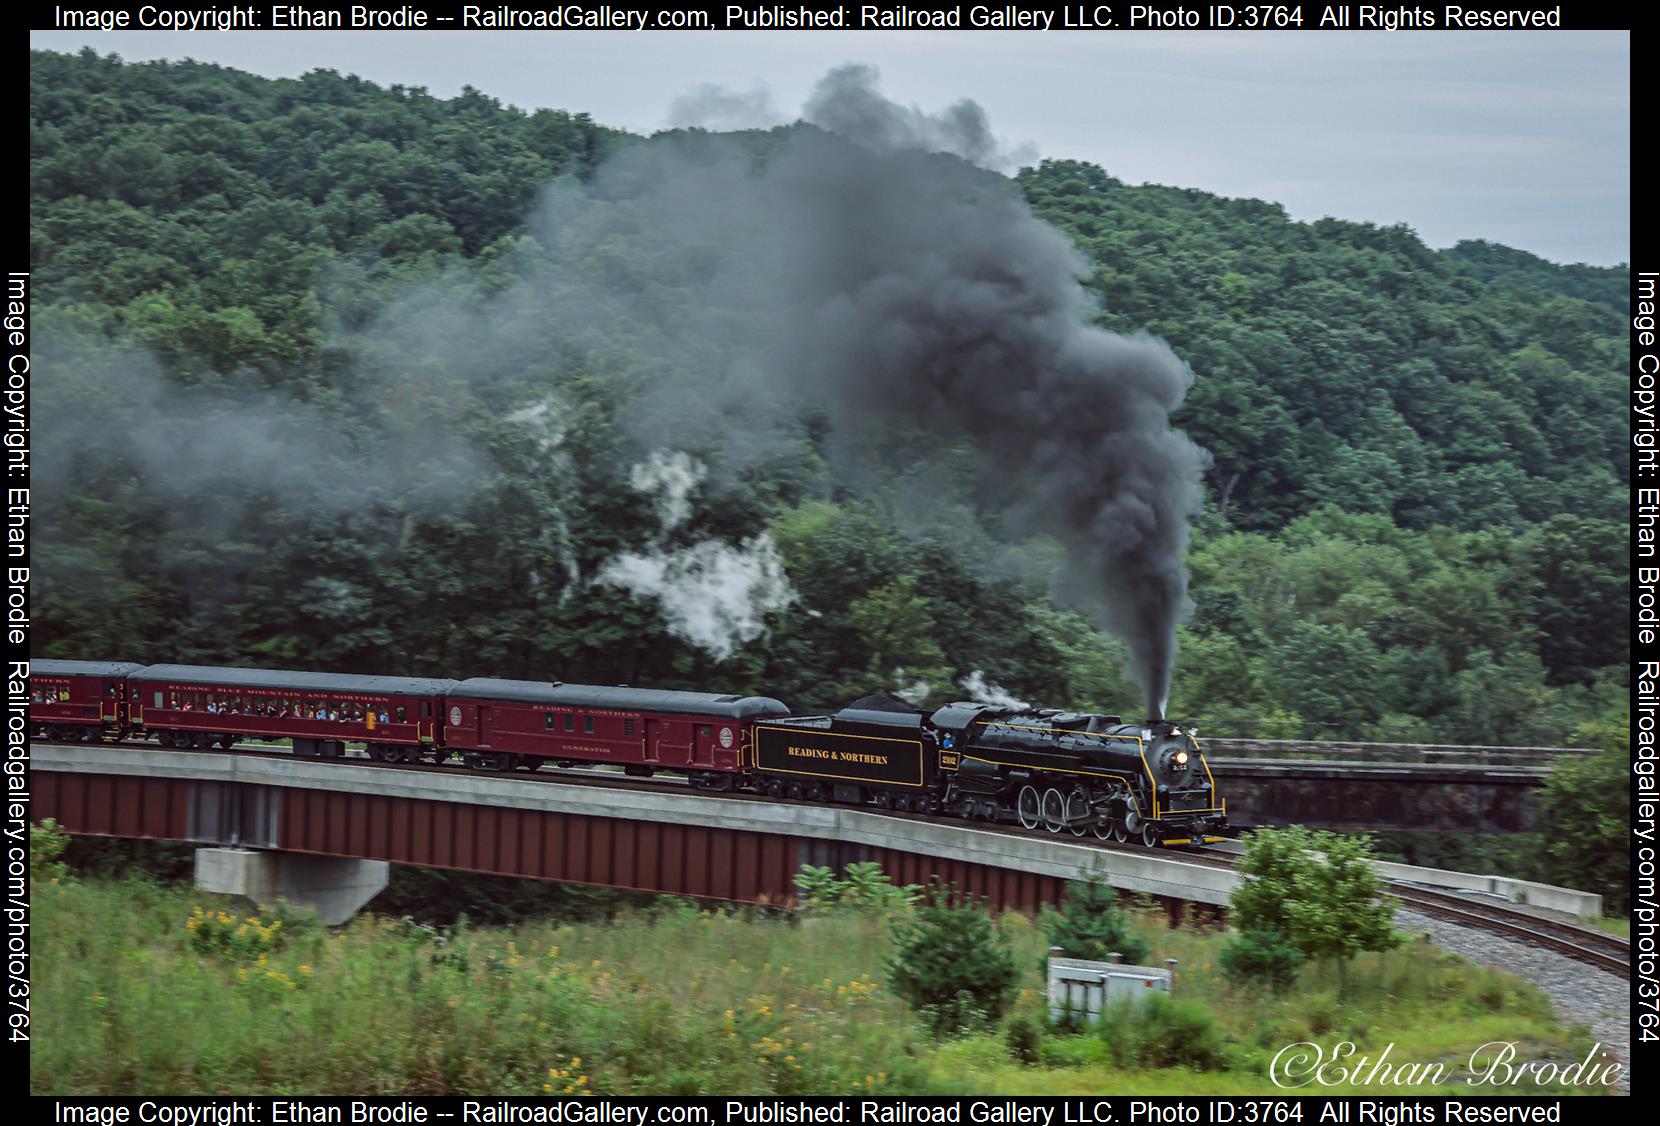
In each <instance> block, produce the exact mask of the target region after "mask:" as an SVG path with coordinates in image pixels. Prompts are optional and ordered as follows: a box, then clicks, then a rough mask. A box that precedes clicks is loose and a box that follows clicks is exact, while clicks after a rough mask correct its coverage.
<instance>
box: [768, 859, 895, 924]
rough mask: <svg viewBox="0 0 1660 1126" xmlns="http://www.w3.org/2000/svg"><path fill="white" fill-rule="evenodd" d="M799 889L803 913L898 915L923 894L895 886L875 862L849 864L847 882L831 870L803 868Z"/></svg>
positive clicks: (798, 874) (806, 865) (805, 866)
mask: <svg viewBox="0 0 1660 1126" xmlns="http://www.w3.org/2000/svg"><path fill="white" fill-rule="evenodd" d="M795 886H796V888H797V889H798V890H799V891H800V893H801V894H800V897H799V898H800V901H801V909H802V910H803V911H830V910H836V909H844V910H852V911H870V912H884V911H895V910H898V909H900V908H902V907H908V906H910V905H911V903H913V902H914V901H915V900H916V898H917V895H918V894H919V893H920V892H921V890H922V889H921V888H919V887H917V885H915V884H906V885H905V886H903V887H900V886H897V885H895V884H894V882H893V881H892V880H891V879H889V878H888V876H887V874H886V873H885V872H883V871H882V866H881V865H880V864H878V863H876V862H875V861H874V860H862V861H859V862H858V863H855V864H849V865H848V866H847V877H846V878H845V879H838V878H837V877H836V874H835V873H834V872H833V871H831V870H830V869H829V868H819V867H815V866H814V865H812V864H803V865H802V866H801V871H800V872H798V873H796V877H795Z"/></svg>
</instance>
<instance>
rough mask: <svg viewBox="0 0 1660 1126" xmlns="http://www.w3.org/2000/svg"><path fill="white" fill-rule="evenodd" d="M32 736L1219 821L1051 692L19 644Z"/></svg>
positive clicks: (1135, 832)
mask: <svg viewBox="0 0 1660 1126" xmlns="http://www.w3.org/2000/svg"><path fill="white" fill-rule="evenodd" d="M29 690H30V703H29V730H30V735H31V737H32V738H38V739H51V740H55V741H60V742H105V741H117V742H119V741H122V740H128V739H154V740H155V741H156V742H157V743H159V744H160V745H161V746H164V747H173V748H211V747H221V748H224V749H226V750H228V749H230V748H231V747H232V746H234V745H235V744H237V743H239V742H259V741H263V742H278V741H285V740H286V741H288V742H289V743H290V744H291V745H292V747H293V751H294V753H295V754H296V755H305V756H311V757H319V758H341V757H343V756H344V755H345V753H346V746H347V744H348V743H355V744H361V745H362V746H363V747H364V749H365V751H366V753H367V754H368V756H369V757H370V758H372V759H375V760H377V761H380V762H408V763H415V762H429V761H430V762H434V763H443V762H446V761H448V760H449V759H450V758H452V757H455V756H459V757H460V759H461V762H462V763H463V764H464V765H465V766H467V767H469V768H472V769H475V770H487V771H502V770H515V769H517V770H536V769H539V768H540V767H542V766H543V765H545V764H547V763H550V762H551V763H552V764H554V765H555V766H557V767H574V766H578V765H582V766H590V765H594V764H611V765H614V766H620V767H621V768H622V769H623V771H624V772H625V773H627V774H630V775H634V776H642V777H643V776H649V775H652V774H655V773H657V772H659V771H665V772H671V773H675V774H681V775H684V776H685V777H686V778H687V779H688V780H689V781H690V783H691V784H692V785H693V786H695V787H698V788H700V789H705V790H717V791H748V792H754V793H763V794H767V795H770V796H773V797H788V798H795V799H802V800H808V801H832V802H842V803H847V804H853V805H862V806H874V807H876V808H878V809H891V810H899V811H915V812H920V813H931V814H944V815H950V816H957V817H964V818H970V819H983V820H986V821H996V822H1005V821H1008V822H1012V821H1018V822H1019V823H1020V824H1021V825H1022V826H1024V827H1025V828H1027V829H1038V828H1042V829H1046V830H1048V831H1049V832H1051V833H1071V834H1073V835H1076V836H1083V835H1085V834H1086V833H1093V834H1094V835H1095V836H1097V837H1099V838H1101V839H1103V840H1105V839H1112V840H1119V841H1125V840H1135V841H1139V842H1140V843H1141V844H1143V845H1146V846H1148V847H1156V846H1159V845H1198V844H1201V843H1204V842H1205V841H1207V840H1216V839H1219V838H1218V837H1217V836H1216V834H1218V833H1219V832H1220V831H1221V830H1222V829H1223V828H1224V827H1225V825H1226V823H1227V806H1226V802H1225V801H1224V800H1223V799H1222V797H1221V796H1220V795H1219V794H1218V793H1217V789H1216V781H1215V779H1214V778H1213V777H1212V776H1211V772H1210V767H1209V766H1208V765H1207V764H1206V762H1205V757H1204V753H1203V752H1202V751H1201V750H1200V749H1199V745H1198V743H1197V741H1196V740H1195V739H1194V737H1193V734H1192V732H1191V731H1188V730H1184V729H1183V728H1182V727H1180V726H1179V725H1177V724H1174V723H1170V722H1167V721H1157V722H1147V723H1143V724H1133V723H1125V722H1123V721H1122V720H1121V719H1120V718H1119V717H1118V716H1110V715H1096V714H1091V713H1082V712H1064V711H1059V710H1056V709H1053V708H1042V709H1037V708H1025V707H1004V706H1000V705H991V704H979V703H956V704H948V705H946V706H945V707H943V708H939V709H937V710H935V711H932V712H925V711H922V710H920V709H917V708H914V707H912V706H910V705H909V704H906V703H904V702H903V701H900V700H896V699H893V698H891V697H887V696H867V697H865V698H863V699H861V700H857V701H855V702H854V703H853V704H851V705H849V706H848V707H845V708H843V709H841V710H840V711H838V712H835V713H834V714H831V715H820V716H793V715H791V714H790V709H789V708H787V707H786V706H785V705H784V704H782V703H780V702H779V701H777V700H775V699H772V698H771V697H766V696H736V695H719V694H715V693H704V692H671V691H657V690H651V689H640V688H631V687H627V686H619V687H605V686H599V685H581V684H561V683H558V682H553V683H548V682H542V681H523V680H501V679H496V678H493V677H475V678H473V679H470V680H462V681H457V680H447V679H441V678H427V677H389V676H357V675H352V674H342V673H317V672H299V671H279V670H270V669H244V668H214V667H207V666H200V665H165V664H164V665H149V666H143V665H138V664H132V663H125V662H103V661H56V660H46V661H35V662H33V663H32V665H31V669H30V676H29Z"/></svg>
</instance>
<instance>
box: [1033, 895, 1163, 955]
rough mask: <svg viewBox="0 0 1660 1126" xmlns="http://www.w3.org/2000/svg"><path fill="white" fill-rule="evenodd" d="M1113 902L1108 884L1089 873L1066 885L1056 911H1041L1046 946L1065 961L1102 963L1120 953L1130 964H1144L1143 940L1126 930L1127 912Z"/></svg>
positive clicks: (1145, 947)
mask: <svg viewBox="0 0 1660 1126" xmlns="http://www.w3.org/2000/svg"><path fill="white" fill-rule="evenodd" d="M1116 899H1117V896H1116V895H1115V894H1114V893H1113V890H1112V887H1111V885H1109V884H1108V883H1107V882H1106V881H1105V880H1103V879H1102V878H1101V877H1100V876H1099V875H1096V874H1093V873H1092V874H1091V875H1090V876H1089V878H1088V879H1084V880H1073V881H1072V882H1071V883H1069V884H1067V885H1066V901H1065V902H1064V903H1063V904H1062V905H1061V909H1060V911H1058V912H1057V911H1054V910H1052V909H1050V908H1044V912H1043V929H1044V933H1045V934H1047V935H1048V936H1049V945H1050V946H1052V947H1057V946H1058V947H1059V948H1060V951H1061V956H1062V957H1065V958H1084V959H1087V960H1089V961H1092V962H1105V961H1106V960H1107V955H1108V954H1121V955H1123V958H1124V961H1125V962H1128V963H1129V964H1131V965H1145V964H1146V962H1147V957H1148V949H1149V948H1148V946H1147V940H1146V939H1144V938H1142V937H1141V936H1140V935H1139V934H1136V933H1135V931H1134V930H1132V929H1131V928H1130V915H1129V912H1127V911H1123V910H1120V909H1119V908H1118V907H1117V906H1115V905H1114V904H1115V901H1116Z"/></svg>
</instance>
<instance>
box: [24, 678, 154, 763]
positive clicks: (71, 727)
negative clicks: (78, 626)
mask: <svg viewBox="0 0 1660 1126" xmlns="http://www.w3.org/2000/svg"><path fill="white" fill-rule="evenodd" d="M143 667H144V666H143V665H136V664H134V663H132V662H131V661H30V662H29V735H30V737H31V738H35V739H56V740H57V741H59V742H62V743H96V742H99V741H100V740H102V739H104V738H105V737H106V736H107V737H109V738H112V739H120V738H122V737H123V736H125V735H126V733H127V675H128V674H129V673H131V672H133V671H135V670H137V669H141V668H143Z"/></svg>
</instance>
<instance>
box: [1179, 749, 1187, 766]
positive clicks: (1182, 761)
mask: <svg viewBox="0 0 1660 1126" xmlns="http://www.w3.org/2000/svg"><path fill="white" fill-rule="evenodd" d="M1176 765H1177V766H1186V765H1187V752H1186V751H1177V752H1176Z"/></svg>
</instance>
